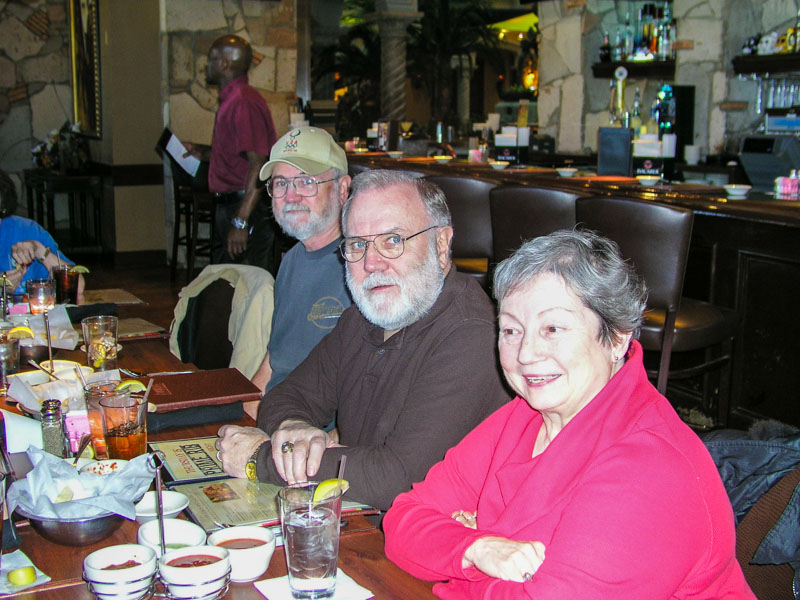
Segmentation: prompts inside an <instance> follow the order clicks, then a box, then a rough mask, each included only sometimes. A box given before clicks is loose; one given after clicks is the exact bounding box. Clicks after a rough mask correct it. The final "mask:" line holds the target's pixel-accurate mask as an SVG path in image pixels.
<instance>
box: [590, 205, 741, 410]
mask: <svg viewBox="0 0 800 600" xmlns="http://www.w3.org/2000/svg"><path fill="white" fill-rule="evenodd" d="M576 217H577V220H578V223H579V225H580V226H582V227H584V228H586V229H591V230H593V231H596V232H597V233H599V234H601V235H604V236H606V237H608V238H611V239H612V240H614V241H615V242H616V243H617V244H618V245H619V247H620V250H621V252H622V255H623V257H625V259H627V260H630V261H631V262H632V263H633V266H634V268H635V269H636V271H637V272H638V273H639V275H641V276H642V277H643V278H644V280H645V283H646V284H647V289H648V300H647V312H646V313H645V318H644V323H643V325H642V330H641V334H640V337H639V341H640V342H641V344H642V347H643V348H644V349H645V350H651V351H657V352H660V353H661V356H660V361H659V365H658V369H651V370H648V375H649V376H650V377H654V378H655V379H656V387H657V388H658V391H659V392H661V393H662V394H664V393H665V392H666V389H667V381H668V379H685V378H689V377H695V376H698V375H703V376H704V377H703V398H704V403H705V404H706V406H707V407H708V405H709V404H710V401H709V399H710V397H711V390H710V378H709V377H708V376H707V374H708V373H710V372H712V371H715V370H720V383H719V397H718V403H717V421H718V422H719V423H720V424H721V425H723V426H724V425H726V424H727V419H728V404H729V396H730V367H731V351H732V346H733V339H734V336H735V334H736V327H737V318H736V313H735V311H733V310H731V309H728V308H723V307H720V306H716V305H713V304H710V303H708V302H702V301H700V300H694V299H691V298H682V297H681V296H682V290H683V280H684V275H685V273H686V263H687V258H688V255H689V243H690V241H691V236H692V222H693V217H694V214H693V213H692V211H691V210H689V209H686V208H678V207H674V206H667V205H664V204H657V203H655V202H648V201H638V200H632V199H628V198H608V197H592V198H578V200H577V201H576ZM717 348H718V350H717V351H716V352H715V351H714V350H715V349H717ZM696 350H702V351H704V352H703V354H704V359H703V360H702V361H701V362H698V363H695V364H691V365H690V366H686V367H681V368H680V369H677V368H671V367H670V365H671V358H672V353H673V352H691V351H696Z"/></svg>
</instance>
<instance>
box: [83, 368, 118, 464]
mask: <svg viewBox="0 0 800 600" xmlns="http://www.w3.org/2000/svg"><path fill="white" fill-rule="evenodd" d="M117 385H119V380H110V381H95V382H94V383H90V384H88V385H87V386H86V387H84V388H83V394H84V398H85V399H86V412H87V415H88V417H89V433H90V434H91V436H92V448H94V455H95V457H96V458H98V459H103V458H108V449H107V448H106V437H105V434H104V433H103V415H102V413H101V412H100V400H102V399H103V398H107V397H109V396H114V395H116V394H117Z"/></svg>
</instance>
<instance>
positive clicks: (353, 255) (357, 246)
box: [339, 225, 439, 262]
mask: <svg viewBox="0 0 800 600" xmlns="http://www.w3.org/2000/svg"><path fill="white" fill-rule="evenodd" d="M438 228H439V226H438V225H431V226H430V227H427V228H426V229H423V230H422V231H418V232H417V233H412V234H411V235H409V236H406V237H403V236H401V235H400V234H399V233H378V234H376V235H368V236H367V237H346V238H344V239H343V240H342V243H341V244H339V252H341V253H342V256H343V257H344V259H345V260H346V261H347V262H358V261H360V260H361V259H362V258H364V256H365V255H366V254H367V248H368V247H369V245H370V244H372V245H373V246H374V247H375V250H377V251H378V254H380V255H381V256H383V257H384V258H399V257H400V256H402V254H403V251H404V250H405V243H406V240H410V239H411V238H414V237H417V236H418V235H421V234H423V233H425V232H426V231H430V230H431V229H438ZM367 238H372V239H371V240H370V239H367Z"/></svg>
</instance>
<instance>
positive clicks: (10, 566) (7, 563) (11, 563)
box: [0, 550, 288, 594]
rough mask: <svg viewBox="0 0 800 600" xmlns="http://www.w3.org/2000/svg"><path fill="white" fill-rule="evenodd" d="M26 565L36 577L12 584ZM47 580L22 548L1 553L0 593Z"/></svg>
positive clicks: (6, 592) (11, 592)
mask: <svg viewBox="0 0 800 600" xmlns="http://www.w3.org/2000/svg"><path fill="white" fill-rule="evenodd" d="M28 566H32V567H33V568H34V569H35V570H36V579H35V580H34V581H33V583H29V584H28V585H13V584H11V583H10V582H9V581H8V574H9V572H11V571H13V570H14V569H21V568H22V567H28ZM48 581H50V578H49V577H48V576H47V575H45V574H44V573H42V572H41V571H40V570H39V569H38V568H37V567H36V565H34V564H33V563H32V562H31V559H30V558H28V557H27V556H26V555H25V553H24V552H23V551H22V550H14V552H9V553H8V554H3V561H2V569H0V594H14V593H16V592H20V591H22V590H26V589H28V588H30V587H34V586H37V585H42V584H43V583H47V582H48ZM287 585H288V584H287Z"/></svg>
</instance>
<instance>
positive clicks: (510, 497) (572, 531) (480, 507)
mask: <svg viewBox="0 0 800 600" xmlns="http://www.w3.org/2000/svg"><path fill="white" fill-rule="evenodd" d="M541 424H542V419H541V417H540V415H539V413H537V412H536V411H534V410H533V409H531V408H530V407H529V406H528V404H527V403H526V402H525V400H523V399H521V398H517V399H516V400H514V401H513V402H511V403H509V404H507V405H505V406H504V407H502V408H500V409H499V410H498V411H496V412H495V413H494V414H493V415H491V416H490V417H489V418H488V419H486V421H484V422H483V423H482V424H481V425H479V426H478V427H477V428H476V429H475V430H474V431H472V433H470V434H469V435H468V436H467V437H466V438H464V440H463V441H462V442H461V443H460V444H458V446H456V447H455V448H453V449H452V450H450V451H449V452H448V453H447V455H446V457H445V459H444V460H443V461H442V462H440V463H438V464H436V465H434V467H433V468H432V469H431V470H430V472H429V473H428V475H427V477H426V479H425V481H424V482H422V483H418V484H416V485H414V487H413V489H412V491H410V492H407V493H405V494H401V495H400V496H398V497H397V499H396V500H395V502H394V504H393V505H392V508H391V509H390V510H389V512H388V513H387V514H386V517H385V519H384V521H383V527H384V531H385V533H386V554H387V556H388V557H389V558H390V559H391V560H392V561H394V562H395V563H397V564H398V565H399V566H400V567H402V568H403V569H405V570H406V571H408V572H409V573H411V574H412V575H414V576H416V577H419V578H422V579H427V580H435V581H446V582H447V583H440V584H437V585H436V586H434V592H435V593H436V595H437V596H439V597H441V598H493V599H495V598H527V597H530V598H535V599H536V600H547V599H553V600H566V599H568V598H580V599H581V600H587V599H590V598H604V599H605V598H607V599H614V600H627V599H634V598H635V599H647V600H657V599H662V598H663V599H668V598H687V599H688V598H691V599H693V600H695V599H697V600H699V599H706V598H707V599H711V598H747V599H754V598H755V596H754V595H753V593H752V592H751V591H750V588H749V587H748V585H747V583H746V581H745V579H744V576H743V575H742V571H741V569H740V567H739V564H738V563H737V561H736V555H735V531H734V520H733V512H732V510H731V506H730V502H729V501H728V497H727V495H726V493H725V489H724V487H723V485H722V482H721V481H720V478H719V475H718V473H717V470H716V467H715V466H714V463H713V462H712V460H711V457H710V456H709V455H708V452H707V451H706V449H705V447H704V446H703V444H702V442H701V441H700V440H699V438H698V437H697V436H696V435H695V434H694V433H693V432H692V431H691V430H690V429H689V428H688V427H687V426H686V425H684V424H683V423H682V422H681V421H680V419H679V418H678V416H677V415H676V414H675V411H674V410H673V409H672V407H671V406H670V404H669V402H668V401H667V400H666V399H665V398H664V397H663V396H661V395H660V394H658V392H656V390H655V389H654V388H653V386H652V385H651V384H650V383H649V382H648V380H647V377H646V374H645V371H644V368H643V366H642V349H641V346H640V345H639V344H638V342H634V343H633V345H632V351H631V352H630V353H629V357H628V360H627V362H626V364H625V365H624V366H623V368H622V369H621V370H620V371H619V372H618V373H617V374H616V375H615V376H614V377H613V378H612V380H611V381H610V382H609V383H608V385H606V387H605V388H604V389H603V390H602V391H601V392H600V393H599V394H598V395H597V396H596V397H595V398H594V399H593V400H592V401H591V402H590V403H589V404H588V405H587V406H586V407H585V408H584V409H583V410H582V411H581V412H580V413H579V414H578V415H576V416H575V417H574V418H573V419H572V421H570V422H569V423H568V424H567V426H566V427H565V428H564V429H563V430H562V431H561V433H559V435H558V436H557V437H556V438H555V439H554V440H553V441H552V442H551V443H550V445H549V446H548V448H547V449H546V450H545V451H544V452H543V453H542V454H540V455H539V456H537V457H536V458H531V454H532V452H533V444H534V440H535V439H536V434H537V432H538V431H539V428H540V426H541ZM459 509H461V510H469V511H477V515H478V516H477V522H478V529H477V530H472V529H468V528H466V527H464V526H462V525H461V524H459V523H458V522H456V521H454V520H453V519H452V518H451V517H450V515H451V514H452V513H453V512H454V511H456V510H459ZM487 535H494V536H501V537H505V538H509V539H516V540H529V541H540V542H542V543H544V545H545V547H546V558H545V560H544V563H543V564H542V566H541V567H540V568H539V570H538V572H537V573H536V574H535V575H534V576H533V579H532V580H531V581H529V582H526V583H515V582H509V581H502V580H500V579H495V578H491V577H489V576H487V575H485V574H484V573H482V572H481V571H478V570H477V569H475V568H468V569H462V568H461V559H462V557H463V555H464V552H465V551H466V549H467V548H468V547H469V546H470V545H471V544H472V543H473V542H474V541H475V540H476V539H478V538H480V537H483V536H487Z"/></svg>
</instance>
